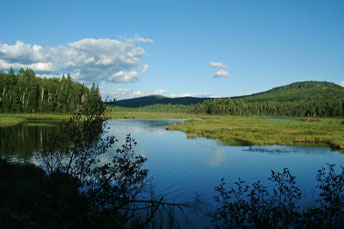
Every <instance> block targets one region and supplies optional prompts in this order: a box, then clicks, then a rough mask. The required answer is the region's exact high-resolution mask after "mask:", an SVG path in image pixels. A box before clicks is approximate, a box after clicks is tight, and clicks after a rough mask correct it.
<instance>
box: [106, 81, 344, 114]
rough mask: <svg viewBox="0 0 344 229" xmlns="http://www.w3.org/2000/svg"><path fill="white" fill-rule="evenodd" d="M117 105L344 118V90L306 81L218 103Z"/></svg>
mask: <svg viewBox="0 0 344 229" xmlns="http://www.w3.org/2000/svg"><path fill="white" fill-rule="evenodd" d="M110 104H112V105H113V103H110ZM115 104H116V106H122V107H136V108H137V109H138V110H139V111H147V112H173V113H202V114H215V115H264V116H267V115H269V116H288V117H290V116H291V117H343V116H344V88H343V87H341V86H339V85H337V84H334V83H329V82H316V81H307V82H297V83H293V84H290V85H286V86H283V87H277V88H274V89H271V90H269V91H266V92H262V93H257V94H253V95H249V96H240V97H232V98H216V99H209V98H195V97H182V98H168V97H162V96H146V97H140V98H134V99H127V100H120V101H117V102H116V103H115Z"/></svg>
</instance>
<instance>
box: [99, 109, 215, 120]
mask: <svg viewBox="0 0 344 229" xmlns="http://www.w3.org/2000/svg"><path fill="white" fill-rule="evenodd" d="M105 117H106V118H108V119H155V118H176V119H214V118H219V117H220V116H217V115H201V114H186V113H160V112H128V111H123V112H111V113H105Z"/></svg>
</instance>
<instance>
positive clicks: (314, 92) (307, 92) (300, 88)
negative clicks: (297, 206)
mask: <svg viewBox="0 0 344 229" xmlns="http://www.w3.org/2000/svg"><path fill="white" fill-rule="evenodd" d="M227 98H229V97H227ZM230 98H231V99H233V100H238V99H240V100H244V101H245V102H247V103H254V102H296V101H301V100H303V101H305V100H306V101H307V100H308V101H319V100H338V99H339V100H343V99H344V87H342V86H340V85H338V84H335V83H330V82H326V81H304V82H295V83H291V84H288V85H285V86H280V87H275V88H273V89H270V90H267V91H264V92H260V93H255V94H252V95H245V96H235V97H230ZM209 99H211V98H198V97H179V98H169V97H166V96H161V95H150V96H144V97H139V98H133V99H124V100H119V101H117V103H116V105H117V106H122V107H142V106H148V105H153V104H180V105H192V104H197V103H202V102H204V101H205V100H209Z"/></svg>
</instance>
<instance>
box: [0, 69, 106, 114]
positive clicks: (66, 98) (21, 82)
mask: <svg viewBox="0 0 344 229" xmlns="http://www.w3.org/2000/svg"><path fill="white" fill-rule="evenodd" d="M91 100H99V101H100V100H101V97H100V94H99V88H98V87H97V86H95V85H94V84H93V85H92V87H91V88H90V89H89V88H88V87H86V86H84V85H82V84H80V83H77V82H74V81H73V80H72V78H71V76H70V75H69V74H68V75H67V76H64V75H63V76H62V78H61V79H58V78H41V77H38V76H36V74H35V72H34V71H33V70H31V69H26V70H24V69H23V68H21V69H20V70H19V71H18V72H17V73H15V72H14V70H13V69H12V68H11V69H10V70H9V71H8V73H4V72H0V111H1V112H5V113H32V112H74V111H78V110H80V109H81V108H82V107H83V106H85V105H86V104H88V103H89V102H90V101H91Z"/></svg>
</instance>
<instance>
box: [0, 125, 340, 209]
mask: <svg viewBox="0 0 344 229" xmlns="http://www.w3.org/2000/svg"><path fill="white" fill-rule="evenodd" d="M180 121H182V120H174V119H153V120H139V119H124V120H109V121H108V124H107V125H108V127H110V129H109V130H108V131H109V134H111V135H114V136H116V138H117V139H119V140H120V141H119V142H118V143H116V145H115V146H114V148H116V147H118V146H119V145H120V144H121V142H123V140H124V138H125V136H126V135H127V134H128V133H130V134H131V136H132V137H133V138H134V139H135V140H136V141H137V143H138V145H137V147H136V152H137V153H139V154H144V155H145V156H146V157H147V158H148V161H147V162H146V164H145V167H146V168H148V169H149V176H150V177H152V179H153V180H152V183H153V184H154V187H155V192H156V194H158V195H160V194H161V195H164V196H165V200H166V201H170V202H185V201H190V200H192V199H193V198H194V197H195V195H196V194H198V195H199V196H200V197H201V199H202V200H203V201H208V202H210V203H211V202H214V201H213V195H214V194H215V192H214V187H215V186H216V185H218V184H219V183H220V180H221V178H222V177H223V178H225V181H226V182H227V183H229V184H232V183H233V182H235V181H237V179H238V178H239V177H240V178H241V179H243V180H245V181H246V182H247V183H248V184H251V183H253V182H256V181H257V180H261V181H262V182H263V184H265V185H266V186H268V187H269V185H270V182H269V181H268V180H267V178H268V177H269V176H270V174H271V169H272V170H275V171H282V169H283V168H286V167H287V168H289V169H290V171H291V173H292V174H293V175H295V176H296V182H297V184H298V186H299V187H300V188H301V190H302V192H303V193H304V194H305V195H304V196H303V201H302V202H303V203H304V204H306V205H307V204H308V203H310V202H313V200H314V198H316V197H317V194H318V192H317V191H316V190H315V189H314V186H315V181H316V180H315V176H316V172H317V170H318V169H320V168H321V167H322V166H326V163H333V164H337V165H344V155H343V154H341V153H340V152H338V151H332V150H331V149H330V148H328V147H306V146H291V147H290V146H225V145H222V144H219V142H218V141H216V140H209V139H205V138H196V139H187V137H186V134H184V133H183V132H180V131H167V130H166V129H165V127H166V126H167V125H169V124H171V123H174V122H180ZM57 132H58V127H56V126H55V127H53V126H51V125H47V126H45V125H34V124H33V125H32V124H31V125H28V124H20V125H16V126H12V127H1V128H0V137H1V141H0V143H1V145H0V149H1V153H2V154H5V155H6V156H7V157H11V158H12V160H18V159H20V160H26V161H32V162H34V160H33V159H31V155H32V154H31V153H30V152H32V151H35V150H37V149H39V148H40V145H41V142H42V141H43V139H44V138H47V137H48V136H49V134H53V133H57ZM338 167H339V166H338Z"/></svg>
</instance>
